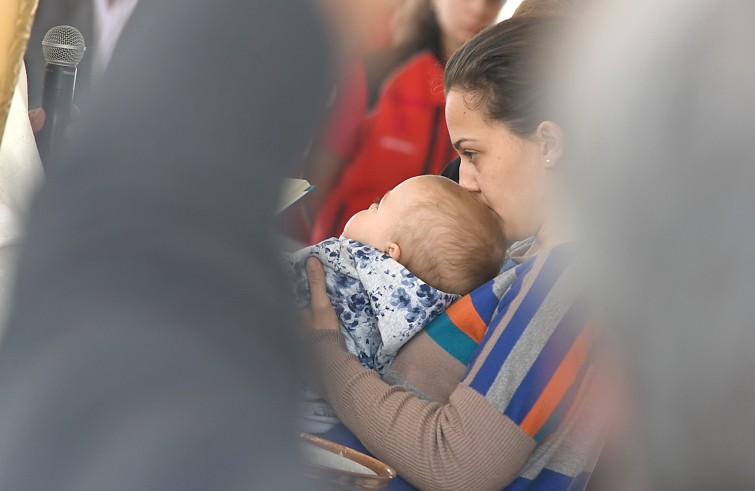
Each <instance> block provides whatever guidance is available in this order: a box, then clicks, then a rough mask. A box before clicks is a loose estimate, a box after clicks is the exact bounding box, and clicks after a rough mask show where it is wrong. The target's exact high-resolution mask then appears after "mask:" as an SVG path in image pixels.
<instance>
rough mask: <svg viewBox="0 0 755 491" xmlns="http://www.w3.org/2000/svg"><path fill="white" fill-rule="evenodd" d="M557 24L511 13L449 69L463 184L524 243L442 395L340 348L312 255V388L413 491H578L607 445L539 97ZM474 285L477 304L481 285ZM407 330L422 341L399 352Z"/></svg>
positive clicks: (491, 291) (551, 123) (586, 314)
mask: <svg viewBox="0 0 755 491" xmlns="http://www.w3.org/2000/svg"><path fill="white" fill-rule="evenodd" d="M560 29H561V21H559V20H556V19H551V18H545V17H542V18H538V17H520V18H514V19H510V20H508V21H505V22H503V23H501V24H498V25H496V26H494V27H492V28H490V29H488V30H486V31H484V32H482V33H481V34H480V35H478V36H477V37H475V38H474V39H473V40H471V41H470V42H469V43H468V44H467V45H465V46H464V47H462V48H461V49H460V50H459V51H457V52H456V53H455V54H454V55H453V56H452V57H451V59H450V60H449V61H448V64H447V66H446V72H445V91H446V96H447V102H446V120H447V124H448V130H449V134H450V137H451V142H452V144H453V146H454V148H455V149H456V150H457V152H458V153H459V155H460V156H461V159H462V163H461V168H460V185H461V186H462V187H463V188H465V189H466V190H467V191H469V192H471V193H474V194H476V195H478V196H479V197H480V198H481V199H482V200H483V202H484V203H486V204H487V205H488V206H489V207H490V208H491V209H492V210H493V211H494V212H495V213H496V214H497V216H498V218H499V222H500V227H501V230H502V232H503V236H504V237H505V239H506V241H507V243H509V244H513V243H517V242H520V241H523V242H521V243H520V245H518V246H514V247H513V248H512V249H511V251H510V252H509V259H510V261H509V262H508V263H507V266H506V267H505V268H504V271H503V272H502V273H501V274H500V275H499V276H498V277H497V278H496V279H495V280H494V281H492V282H490V283H488V284H486V285H483V286H482V287H480V289H485V291H484V292H483V294H485V295H487V296H488V297H490V296H491V295H495V297H493V298H494V299H495V301H496V302H497V306H496V308H495V309H494V311H492V312H490V315H489V316H488V315H482V314H480V313H479V312H476V313H475V315H477V317H476V318H475V321H476V322H478V323H484V324H483V327H484V329H483V330H482V331H481V332H482V334H481V336H480V339H477V340H475V341H477V342H478V343H479V346H478V347H477V349H476V351H474V353H473V354H472V355H471V356H470V358H469V359H468V360H466V361H467V363H466V373H465V374H464V375H463V376H462V378H461V380H460V381H459V382H458V384H457V385H455V387H453V389H452V390H451V391H450V394H448V397H447V398H445V397H443V398H441V400H440V401H437V400H427V398H426V397H422V396H421V395H418V391H417V390H413V389H414V388H411V387H405V386H401V385H389V384H388V383H386V382H385V381H384V380H383V379H382V378H381V377H380V376H379V375H378V374H376V373H375V372H373V371H371V370H369V369H366V368H364V367H362V366H361V365H360V363H359V361H358V359H357V358H356V357H355V356H354V355H352V354H350V353H348V352H347V351H346V349H345V348H344V341H343V339H342V336H341V334H340V333H339V331H338V321H337V320H336V316H335V313H334V312H333V309H332V307H331V306H330V303H329V301H328V297H327V295H326V293H325V287H324V283H323V281H322V268H321V267H320V266H319V263H317V262H316V261H312V260H310V262H309V263H308V265H307V266H308V269H309V273H310V275H309V276H310V287H311V292H312V314H313V326H314V328H315V330H314V332H312V333H311V336H312V341H313V347H314V348H313V349H314V351H315V356H316V358H317V360H318V365H319V368H320V375H321V385H320V391H321V394H323V395H324V396H325V398H326V399H327V400H328V401H329V402H330V404H331V405H332V406H333V407H334V409H335V410H336V412H337V414H338V416H339V417H340V419H341V420H342V421H343V423H344V424H345V425H346V426H347V427H348V428H349V429H350V430H351V431H352V432H353V433H354V434H355V435H356V436H357V437H358V438H359V440H360V441H361V442H362V443H363V444H364V445H365V446H366V448H367V449H369V450H370V451H371V452H372V453H373V454H374V455H376V456H377V457H378V458H380V459H382V460H383V461H385V462H386V463H388V464H389V465H391V466H393V467H394V468H395V469H396V470H397V471H398V472H399V474H400V475H401V476H402V477H403V478H404V479H406V480H407V481H409V482H411V483H412V484H413V485H415V486H418V487H420V488H422V489H434V490H439V489H465V490H476V489H499V490H500V489H530V490H531V489H548V490H562V489H563V490H566V489H570V490H573V489H583V488H584V487H585V486H586V483H587V480H588V478H589V476H590V473H591V472H592V469H593V467H594V465H595V462H596V459H597V455H598V453H599V450H600V446H601V444H602V442H601V439H600V438H599V436H598V435H600V429H601V428H600V424H601V423H602V419H601V418H600V417H598V412H599V406H600V405H598V404H594V400H592V399H591V398H592V397H594V396H595V392H594V391H595V390H596V388H597V385H599V384H598V383H597V382H598V378H597V377H595V374H596V372H597V370H596V369H595V366H596V364H597V362H598V360H599V359H600V357H599V356H597V351H598V350H597V346H598V344H599V343H598V342H597V338H598V333H597V332H596V329H595V328H594V326H595V324H594V322H593V313H592V311H591V310H590V309H589V307H588V303H587V302H586V301H585V300H584V299H583V297H584V294H583V293H584V291H583V288H581V287H580V281H579V277H578V275H577V274H576V271H575V269H576V268H574V267H573V264H574V260H573V256H574V254H575V252H576V251H575V248H574V246H573V244H572V243H571V242H572V240H573V238H572V236H571V227H570V222H569V216H568V213H566V212H565V211H564V210H568V206H566V204H567V190H566V189H565V185H564V182H563V172H564V171H563V166H564V157H565V150H564V148H565V140H564V133H563V132H562V129H561V127H560V126H559V125H558V123H557V122H556V121H555V120H554V119H555V118H553V116H552V115H549V114H546V113H545V112H544V111H543V109H542V107H543V106H544V105H545V104H544V103H545V100H544V99H545V98H546V97H545V94H546V93H547V85H546V84H548V83H549V82H550V79H549V78H548V77H546V74H547V72H548V70H547V69H548V65H549V62H550V61H551V59H552V56H554V55H555V53H554V52H555V51H556V50H557V47H558V39H557V37H558V36H556V35H554V34H555V33H556V32H557V31H559V30H560ZM473 219H474V217H470V220H473ZM417 226H418V227H421V226H428V225H421V224H418V225H417ZM530 238H534V239H533V240H527V239H530ZM438 253H439V254H442V251H439V252H438ZM470 295H471V297H470V298H472V303H474V302H476V301H477V298H480V295H481V293H479V292H478V293H477V297H475V292H472V294H470ZM466 298H467V297H465V299H466ZM465 299H462V300H460V301H459V303H463V302H464V301H465ZM468 303H469V302H468ZM451 308H452V309H453V308H454V306H452V307H451ZM432 326H433V325H432V324H431V325H430V327H428V328H427V329H428V330H429V329H431V328H432ZM418 337H419V336H418ZM414 342H418V343H419V342H423V341H422V340H421V339H416V340H414V339H413V340H412V341H410V343H409V344H408V345H407V350H408V348H409V347H410V346H411V344H412V343H414ZM424 342H427V340H425V341H424ZM400 356H401V352H400V353H399V357H400ZM398 362H399V360H398V359H397V360H396V363H398ZM420 393H421V391H420Z"/></svg>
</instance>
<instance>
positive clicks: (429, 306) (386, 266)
mask: <svg viewBox="0 0 755 491" xmlns="http://www.w3.org/2000/svg"><path fill="white" fill-rule="evenodd" d="M310 256H314V257H317V258H318V259H319V260H320V261H321V262H322V263H323V266H325V283H326V287H327V292H328V296H329V297H330V302H331V303H332V304H333V308H334V309H335V311H336V314H337V315H338V318H339V319H340V322H341V332H343V334H344V336H345V337H346V347H347V348H348V349H349V351H351V352H352V353H354V354H355V355H357V357H359V360H360V361H361V362H362V364H363V365H364V366H366V367H368V368H372V369H374V370H377V371H378V372H379V373H381V374H382V373H383V372H384V371H385V369H386V368H388V366H390V364H391V362H392V361H393V359H394V358H395V357H396V354H397V353H398V350H399V349H400V348H401V347H402V346H403V345H404V344H406V342H407V341H409V340H410V339H411V338H412V336H414V335H415V334H417V333H418V332H419V331H420V330H422V329H423V328H424V327H425V326H426V325H427V324H429V323H430V321H432V320H433V319H434V318H435V317H437V316H438V314H440V313H441V312H443V311H444V310H445V309H446V308H447V307H448V306H449V305H451V304H452V303H453V302H454V301H456V300H457V299H458V298H459V295H454V294H451V293H444V292H441V291H439V290H437V289H435V288H433V287H431V286H430V285H428V284H427V283H425V282H424V281H422V280H420V279H419V278H417V277H416V276H415V275H413V274H412V273H411V272H410V271H409V270H407V269H406V268H405V267H403V266H402V265H401V264H399V263H398V262H396V261H394V260H393V259H392V258H391V257H390V256H388V255H387V254H385V253H383V252H381V251H379V250H377V249H375V248H374V247H370V246H366V245H364V244H362V243H360V242H357V241H355V240H350V239H336V238H331V239H327V240H324V241H323V242H320V243H319V244H315V245H313V246H310V247H306V248H304V249H302V250H300V251H298V252H295V253H293V254H287V255H286V261H287V266H288V268H287V269H288V273H289V278H290V280H291V282H292V285H293V291H294V294H295V297H296V301H297V304H298V306H299V307H305V306H306V305H308V304H309V300H310V297H309V284H308V283H307V273H306V268H305V265H304V263H305V261H306V260H307V258H308V257H310Z"/></svg>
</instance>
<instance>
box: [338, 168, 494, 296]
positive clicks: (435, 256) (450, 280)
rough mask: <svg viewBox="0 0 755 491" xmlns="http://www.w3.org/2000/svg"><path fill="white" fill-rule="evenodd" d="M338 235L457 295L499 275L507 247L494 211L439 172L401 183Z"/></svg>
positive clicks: (358, 215) (353, 217) (355, 217)
mask: <svg viewBox="0 0 755 491" xmlns="http://www.w3.org/2000/svg"><path fill="white" fill-rule="evenodd" d="M343 237H346V238H348V239H353V240H356V241H359V242H361V243H363V244H367V245H370V246H372V247H375V248H377V249H380V250H381V251H383V252H385V253H387V254H388V255H390V256H391V257H392V258H393V259H395V260H396V261H398V262H400V263H401V264H402V265H404V267H406V269H408V270H409V271H411V272H412V273H414V274H415V275H416V276H417V277H418V278H420V279H421V280H422V281H424V282H425V283H427V284H428V285H430V286H433V287H435V288H437V289H438V290H441V291H444V292H447V293H458V294H462V295H463V294H465V293H468V292H470V291H471V290H473V289H474V288H476V287H478V286H479V285H481V284H483V283H485V282H486V281H488V280H489V279H491V278H493V277H495V276H496V275H497V274H498V272H499V271H500V269H501V266H502V264H503V257H504V252H505V249H506V244H505V243H504V238H503V234H502V232H501V227H500V224H499V223H498V219H497V217H496V215H495V213H494V212H493V211H492V210H491V209H490V208H488V207H487V206H486V205H485V204H484V203H483V202H482V201H481V200H480V199H479V198H478V197H477V196H476V195H475V194H473V193H470V192H469V191H466V190H465V189H463V188H462V187H461V186H459V185H458V184H456V183H455V182H453V181H451V180H450V179H446V178H445V177H441V176H419V177H413V178H411V179H407V180H406V181H404V182H402V183H401V184H399V185H398V186H396V187H395V188H393V190H391V191H388V192H387V193H386V194H385V196H383V199H381V200H380V201H379V202H376V203H374V204H373V205H372V206H370V207H369V208H368V209H366V210H362V211H360V212H359V213H357V214H355V215H354V216H352V217H351V219H350V220H349V222H348V223H347V224H346V226H345V227H344V230H343Z"/></svg>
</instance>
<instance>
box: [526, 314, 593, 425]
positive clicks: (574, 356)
mask: <svg viewBox="0 0 755 491" xmlns="http://www.w3.org/2000/svg"><path fill="white" fill-rule="evenodd" d="M588 331H589V330H588V329H583V330H582V332H581V333H579V336H577V339H576V340H575V341H574V344H572V347H571V349H570V350H569V352H568V353H567V354H566V356H565V357H564V359H563V360H562V361H561V364H560V365H559V366H558V368H557V369H556V372H555V373H554V374H553V377H551V379H550V381H549V382H548V385H546V386H545V389H543V392H542V393H541V394H540V397H538V399H537V402H535V405H534V406H532V409H531V410H530V412H529V413H528V414H527V417H526V418H524V421H522V424H521V428H522V429H523V430H524V431H526V432H527V434H529V435H530V436H532V437H534V436H535V435H537V432H538V431H540V428H542V427H543V425H544V424H545V423H546V421H548V418H549V417H550V416H551V414H553V411H555V410H556V407H557V406H558V405H559V403H561V400H562V399H563V397H564V395H565V394H566V392H567V391H568V390H569V387H571V385H572V384H573V383H574V381H575V379H576V378H577V373H579V369H580V368H581V367H582V365H583V364H584V363H585V360H586V359H587V353H588V351H589V347H590V341H591V337H590V336H589V335H588Z"/></svg>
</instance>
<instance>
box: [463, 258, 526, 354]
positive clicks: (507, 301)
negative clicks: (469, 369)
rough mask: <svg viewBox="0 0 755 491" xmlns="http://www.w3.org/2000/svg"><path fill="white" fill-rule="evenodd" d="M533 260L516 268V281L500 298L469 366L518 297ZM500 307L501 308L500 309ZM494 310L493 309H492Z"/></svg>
mask: <svg viewBox="0 0 755 491" xmlns="http://www.w3.org/2000/svg"><path fill="white" fill-rule="evenodd" d="M534 262H535V259H534V258H533V259H531V260H529V261H527V262H524V263H522V264H520V265H519V266H517V269H516V271H515V273H514V274H516V280H514V282H513V283H512V284H511V286H510V287H509V289H508V290H507V291H506V293H505V294H504V295H503V298H501V300H500V302H499V305H497V306H496V307H499V308H500V310H499V312H498V314H497V315H496V316H495V318H493V319H492V320H491V321H490V322H489V323H488V329H487V330H486V331H485V335H484V336H483V337H482V341H481V342H480V346H479V347H478V348H477V351H476V352H475V354H474V356H473V357H472V362H471V363H470V366H471V365H472V364H473V363H474V361H475V360H476V359H477V357H478V356H479V354H480V350H481V349H482V347H483V346H484V345H485V344H487V343H488V341H489V340H490V336H491V334H492V333H493V331H494V329H491V326H496V325H498V323H500V322H501V319H502V318H503V316H504V315H506V311H507V310H508V306H509V305H511V302H512V301H513V300H514V299H515V298H516V297H517V295H519V290H521V289H522V283H523V282H524V277H525V276H527V273H529V272H530V270H531V269H532V265H533V264H534ZM500 306H503V307H502V308H501V307H500ZM494 310H495V309H494Z"/></svg>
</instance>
